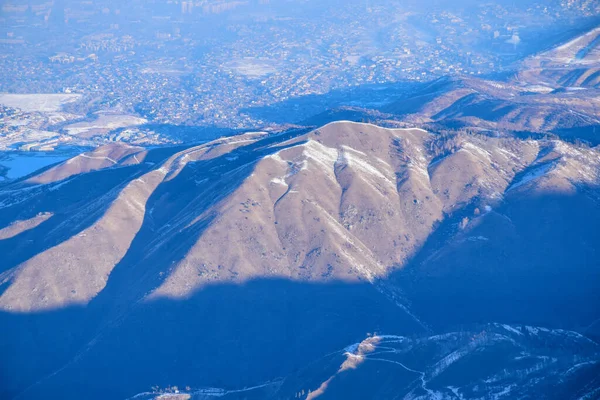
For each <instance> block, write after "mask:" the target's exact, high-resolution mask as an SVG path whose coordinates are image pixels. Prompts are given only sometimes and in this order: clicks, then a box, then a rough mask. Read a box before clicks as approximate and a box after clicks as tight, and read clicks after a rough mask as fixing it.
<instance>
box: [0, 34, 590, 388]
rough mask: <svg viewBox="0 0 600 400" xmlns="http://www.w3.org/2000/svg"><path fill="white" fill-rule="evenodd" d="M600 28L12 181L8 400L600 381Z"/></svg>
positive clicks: (5, 251) (4, 203)
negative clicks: (301, 111)
mask: <svg viewBox="0 0 600 400" xmlns="http://www.w3.org/2000/svg"><path fill="white" fill-rule="evenodd" d="M597 34H598V32H596V33H592V34H590V35H589V36H585V37H584V39H577V40H576V41H574V42H571V43H568V44H566V45H564V46H562V47H560V48H557V49H554V50H551V51H550V52H548V53H544V54H542V55H538V56H535V57H533V58H531V59H530V60H527V61H526V62H524V63H523V68H522V69H521V72H520V73H519V74H518V75H515V76H514V77H512V78H510V79H506V80H504V81H502V82H500V81H492V80H482V79H470V78H469V79H467V78H465V79H442V80H438V81H434V82H430V83H428V84H427V85H423V86H420V88H419V89H418V90H416V91H414V92H411V93H409V94H406V95H403V96H401V97H400V98H397V99H396V100H395V101H393V102H390V103H387V104H385V105H382V106H381V107H376V108H372V109H369V110H366V109H364V108H359V107H340V108H336V109H331V110H329V111H327V112H326V113H324V114H320V115H318V116H315V117H313V118H312V119H311V120H309V121H306V122H305V123H304V124H302V126H298V127H296V128H294V129H283V130H280V131H268V132H263V131H259V132H247V133H245V134H241V135H236V136H229V137H224V138H220V139H216V140H213V141H209V142H207V143H203V144H199V145H196V144H185V145H181V146H159V147H154V148H144V147H138V146H132V145H128V144H125V143H111V144H107V145H104V146H101V147H98V148H96V149H94V150H91V151H89V152H85V153H81V154H79V155H77V156H76V157H73V158H70V159H68V160H66V161H63V162H60V163H58V164H54V165H51V166H49V167H46V168H44V169H43V170H39V171H36V172H35V173H33V174H30V175H28V176H25V177H23V178H20V179H17V180H15V181H12V182H9V183H7V184H4V185H3V186H1V187H0V254H2V262H1V263H0V326H2V327H3V329H2V333H1V336H0V354H2V358H1V361H0V381H1V382H2V385H0V397H1V398H15V399H39V398H55V397H57V398H64V399H71V398H72V399H81V398H88V399H119V398H121V399H125V398H139V399H149V398H162V399H165V398H173V399H186V398H194V399H209V398H213V397H222V398H226V399H298V398H300V399H316V398H319V399H346V398H347V399H396V398H397V399H481V398H483V399H502V398H506V399H512V398H543V399H597V398H600V378H599V377H600V345H599V344H598V341H599V340H600V307H599V305H600V269H599V265H598V259H599V254H598V251H599V249H600V235H599V234H598V227H599V226H600V147H598V146H596V147H593V146H594V145H597V144H598V143H600V142H599V141H598V137H597V135H596V133H595V129H596V127H598V126H599V125H600V124H599V123H598V119H597V118H598V113H597V112H596V108H595V107H596V105H597V102H598V96H597V93H598V92H597V91H598V82H597V79H596V78H597V77H596V78H595V75H597V71H596V72H594V71H595V69H597V68H599V66H598V65H597V61H598V58H597V55H598V50H597V49H598V44H599V43H597V42H598V40H597V38H598V36H597ZM594 35H595V36H594ZM594 38H595V39H594ZM575 50H577V51H575ZM564 57H566V58H567V60H566V61H565V60H563V59H562V58H564ZM573 66H575V69H577V70H579V69H583V70H584V71H583V72H581V74H579V72H578V73H577V74H579V75H577V76H575V75H576V74H571V72H566V69H567V68H570V71H573V70H575V69H572V67H573ZM570 74H571V75H570ZM567 76H568V77H567ZM524 79H526V81H525V80H524ZM565 82H566V83H568V85H567V86H565V85H566V83H565ZM342 116H344V117H349V118H350V119H353V120H354V121H344V120H339V119H340V117H342ZM399 116H401V118H400V117H399ZM357 120H372V121H373V122H376V124H372V123H363V122H357ZM309 125H316V126H309ZM408 126H411V127H408ZM415 126H416V127H418V128H414V127H415Z"/></svg>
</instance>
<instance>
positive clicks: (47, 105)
mask: <svg viewBox="0 0 600 400" xmlns="http://www.w3.org/2000/svg"><path fill="white" fill-rule="evenodd" d="M80 97H81V95H79V94H8V93H0V104H2V105H4V106H6V107H12V108H18V109H20V110H22V111H26V112H35V111H39V112H52V111H59V110H60V109H61V108H62V106H63V104H67V103H72V102H74V101H76V100H78V99H79V98H80Z"/></svg>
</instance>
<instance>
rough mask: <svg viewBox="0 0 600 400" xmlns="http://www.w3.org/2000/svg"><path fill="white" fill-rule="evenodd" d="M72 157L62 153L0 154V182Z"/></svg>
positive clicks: (69, 154)
mask: <svg viewBox="0 0 600 400" xmlns="http://www.w3.org/2000/svg"><path fill="white" fill-rule="evenodd" d="M72 156H73V154H71V153H63V152H60V153H53V152H48V153H43V152H12V151H11V152H0V181H4V180H13V179H17V178H21V177H23V176H26V175H29V174H31V173H32V172H35V171H37V170H38V169H40V168H43V167H46V166H48V165H51V164H55V163H57V162H60V161H64V160H66V159H67V158H69V157H72ZM2 167H5V168H7V169H8V170H5V168H2Z"/></svg>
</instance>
